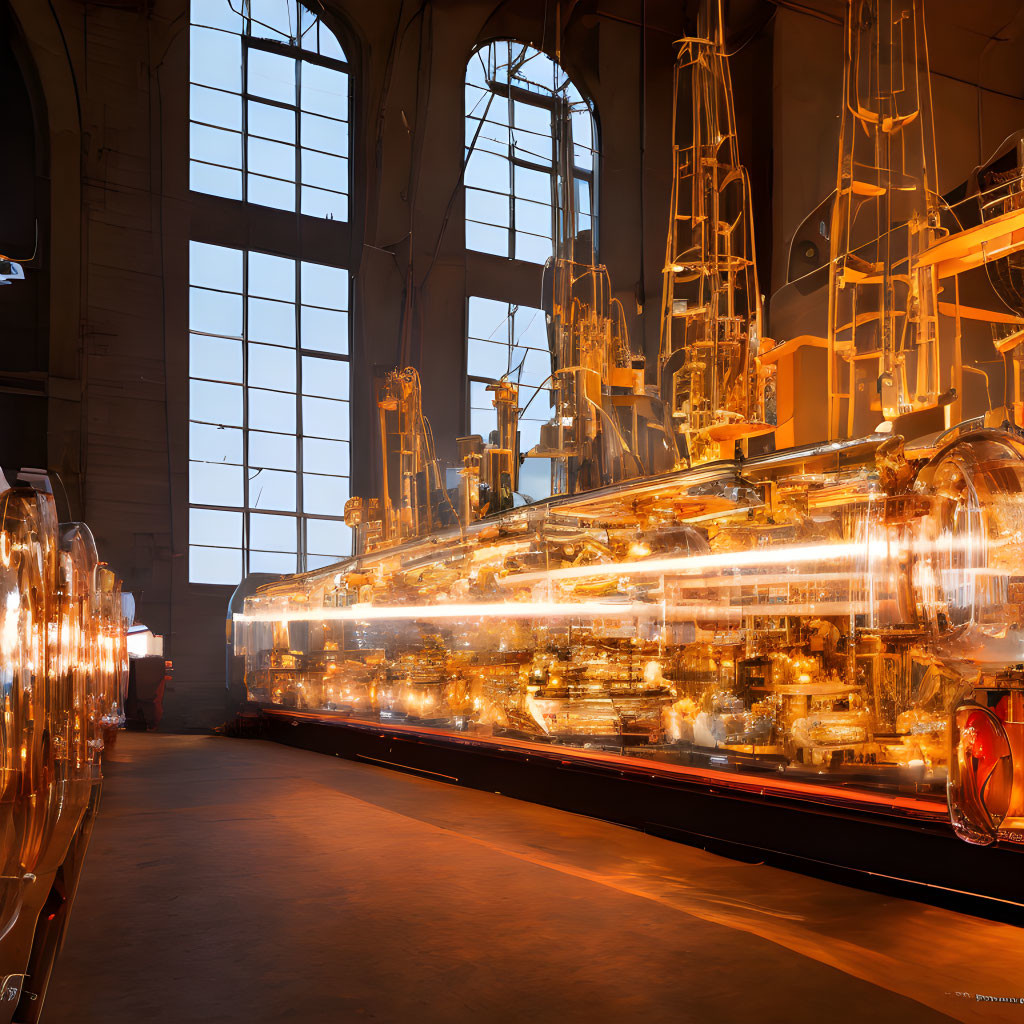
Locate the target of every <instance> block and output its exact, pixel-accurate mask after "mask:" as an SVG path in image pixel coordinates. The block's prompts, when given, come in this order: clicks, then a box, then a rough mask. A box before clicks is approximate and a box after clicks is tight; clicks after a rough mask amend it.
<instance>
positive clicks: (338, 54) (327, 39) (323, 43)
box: [320, 22, 348, 61]
mask: <svg viewBox="0 0 1024 1024" xmlns="http://www.w3.org/2000/svg"><path fill="white" fill-rule="evenodd" d="M320 56H321V57H331V58H333V59H334V60H342V61H343V60H347V59H348V58H347V57H346V56H345V51H344V50H343V49H342V48H341V43H339V42H338V39H337V37H336V36H335V35H334V33H333V32H332V31H331V30H330V29H329V28H328V27H327V26H326V25H325V24H324V23H323V22H321V23H320Z"/></svg>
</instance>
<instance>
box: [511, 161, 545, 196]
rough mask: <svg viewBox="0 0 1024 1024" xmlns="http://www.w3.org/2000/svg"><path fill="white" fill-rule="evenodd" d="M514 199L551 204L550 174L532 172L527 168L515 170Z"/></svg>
mask: <svg viewBox="0 0 1024 1024" xmlns="http://www.w3.org/2000/svg"><path fill="white" fill-rule="evenodd" d="M515 178H516V198H517V199H531V200H533V201H534V202H537V203H550V202H551V174H550V173H544V172H542V171H534V170H531V169H530V168H529V167H517V168H516V169H515Z"/></svg>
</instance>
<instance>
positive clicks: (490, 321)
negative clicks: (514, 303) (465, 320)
mask: <svg viewBox="0 0 1024 1024" xmlns="http://www.w3.org/2000/svg"><path fill="white" fill-rule="evenodd" d="M510 309H511V307H510V306H509V304H508V303H507V302H496V301H495V300H494V299H481V298H479V297H478V296H476V295H472V296H470V299H469V336H470V337H471V338H481V339H482V340H484V341H506V340H507V339H508V329H509V317H510Z"/></svg>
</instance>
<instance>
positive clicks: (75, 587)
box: [0, 476, 128, 1021]
mask: <svg viewBox="0 0 1024 1024" xmlns="http://www.w3.org/2000/svg"><path fill="white" fill-rule="evenodd" d="M0 513H2V521H0V707H2V712H3V713H2V717H0V758H2V761H0V769H2V771H0V858H2V863H0V963H2V964H4V965H5V968H6V969H7V970H8V971H10V972H11V973H9V974H8V975H7V976H6V977H4V978H0V984H2V991H4V993H5V998H4V999H3V1000H0V1021H7V1020H10V1019H11V1018H10V1016H9V1015H6V1014H12V1013H14V1012H15V1010H16V1009H17V1007H18V1004H19V997H20V994H21V991H22V988H21V986H22V981H23V979H24V978H25V977H31V979H32V982H31V984H32V1001H33V1003H35V1002H38V1001H40V1000H41V994H42V992H43V991H44V989H45V984H46V980H47V976H48V974H49V969H50V966H51V963H52V957H53V955H54V954H55V952H56V946H57V944H58V941H59V936H60V932H61V929H62V928H63V924H64V921H65V919H66V913H65V910H66V907H67V905H68V904H69V903H70V900H71V898H72V896H73V894H74V887H75V885H76V884H77V878H78V871H79V869H80V867H81V858H82V856H83V855H84V853H85V848H86V846H87V844H88V839H89V834H90V832H91V828H92V821H93V816H94V814H95V811H96V807H97V803H98V799H99V785H100V758H101V753H102V750H103V747H104V742H105V737H106V738H109V737H110V735H111V733H112V731H113V730H116V729H117V728H119V727H120V726H121V725H122V724H123V722H124V712H123V708H124V695H125V691H126V688H127V682H128V652H127V646H126V640H125V636H126V626H127V623H126V622H125V618H124V615H123V613H122V602H121V584H120V581H119V580H118V579H117V578H116V577H115V575H114V574H113V573H112V572H111V571H110V570H109V569H107V568H106V567H105V566H104V565H103V563H101V562H99V561H98V559H97V553H96V544H95V541H94V540H93V537H92V534H91V532H90V531H89V528H88V527H87V526H85V525H84V524H83V523H71V524H58V522H57V514H56V511H55V505H54V499H53V495H52V493H50V492H49V488H48V485H43V486H35V487H32V486H28V487H21V486H19V487H8V486H7V484H6V482H5V481H3V478H2V476H0ZM44 908H45V909H46V913H45V914H43V910H44ZM12 993H13V995H14V998H12ZM19 1019H28V1018H22V1017H19ZM32 1019H35V1017H32Z"/></svg>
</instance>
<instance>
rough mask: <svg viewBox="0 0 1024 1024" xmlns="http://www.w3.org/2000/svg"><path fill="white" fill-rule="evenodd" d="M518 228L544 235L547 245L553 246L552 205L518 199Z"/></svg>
mask: <svg viewBox="0 0 1024 1024" xmlns="http://www.w3.org/2000/svg"><path fill="white" fill-rule="evenodd" d="M516 229H517V230H519V231H530V232H532V233H533V234H535V235H543V236H544V240H545V242H546V243H547V247H548V248H549V249H550V248H551V242H550V239H551V234H552V231H553V228H552V224H551V207H550V206H546V205H544V204H542V203H531V202H530V201H529V200H528V199H517V200H516Z"/></svg>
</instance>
